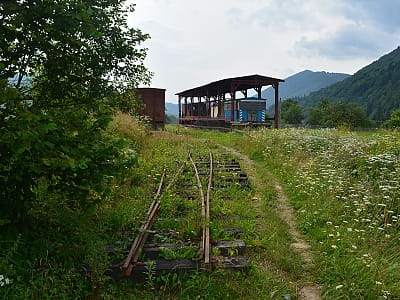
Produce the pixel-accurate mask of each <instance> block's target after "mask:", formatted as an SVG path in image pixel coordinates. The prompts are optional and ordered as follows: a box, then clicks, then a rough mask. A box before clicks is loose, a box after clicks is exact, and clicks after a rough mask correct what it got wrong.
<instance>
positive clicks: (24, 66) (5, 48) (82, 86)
mask: <svg viewBox="0 0 400 300" xmlns="http://www.w3.org/2000/svg"><path fill="white" fill-rule="evenodd" d="M125 2H126V1H125V0H103V1H97V0H77V1H62V0H56V1H55V0H38V1H32V0H22V1H14V0H5V1H2V4H1V6H0V11H1V21H2V25H1V27H0V35H1V36H2V39H1V42H0V46H1V50H2V53H1V54H0V65H1V69H0V78H2V79H7V78H8V77H13V76H14V75H15V74H17V76H18V77H17V80H16V83H15V87H16V88H18V89H21V83H22V79H23V77H24V76H34V84H33V87H32V89H30V90H29V96H30V97H34V99H35V102H34V104H35V105H40V106H45V107H48V106H49V105H50V104H51V105H60V104H64V105H65V104H71V103H84V104H87V103H93V102H98V101H99V100H102V99H103V98H104V97H107V96H111V95H115V94H116V92H118V93H121V92H122V91H123V90H126V89H131V88H132V87H135V86H136V85H137V83H139V82H148V80H149V73H148V72H147V70H146V68H145V67H144V65H143V59H144V58H145V56H146V49H143V48H139V47H138V46H139V45H140V43H141V42H143V41H144V40H146V39H147V38H148V35H146V34H143V33H142V32H141V31H140V30H138V29H133V28H130V27H128V24H127V14H128V13H130V12H133V11H134V6H126V4H125ZM22 92H23V93H27V92H28V91H27V90H22Z"/></svg>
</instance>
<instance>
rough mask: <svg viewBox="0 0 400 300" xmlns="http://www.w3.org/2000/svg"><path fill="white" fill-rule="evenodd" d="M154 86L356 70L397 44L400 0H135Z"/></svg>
mask: <svg viewBox="0 0 400 300" xmlns="http://www.w3.org/2000/svg"><path fill="white" fill-rule="evenodd" d="M134 3H136V11H135V12H134V13H133V14H132V15H131V16H130V17H129V21H130V24H131V25H132V26H133V27H137V28H139V29H141V30H142V31H143V32H146V33H149V34H150V36H151V39H150V40H149V41H147V42H146V43H145V44H144V46H145V47H147V48H149V51H148V57H147V58H146V66H147V67H148V68H149V69H150V70H151V71H152V72H153V73H154V77H153V82H152V86H153V87H159V88H165V89H167V93H166V100H167V101H168V102H176V101H177V99H176V97H175V96H174V94H175V93H177V92H180V91H183V90H186V89H189V88H192V87H195V86H199V85H202V84H206V83H208V82H211V81H215V80H219V79H223V78H226V77H236V76H243V75H250V74H261V75H266V76H271V77H277V78H286V77H288V76H290V75H293V74H294V73H297V72H300V71H302V70H305V69H309V70H313V71H327V72H340V73H349V74H353V73H354V72H356V71H357V70H359V69H360V68H362V67H364V66H366V65H368V64H370V63H371V62H372V61H374V60H376V59H378V58H379V57H380V56H382V55H384V54H386V53H388V52H390V51H392V50H394V49H395V48H397V47H398V46H399V45H400V17H399V15H400V0H135V1H134Z"/></svg>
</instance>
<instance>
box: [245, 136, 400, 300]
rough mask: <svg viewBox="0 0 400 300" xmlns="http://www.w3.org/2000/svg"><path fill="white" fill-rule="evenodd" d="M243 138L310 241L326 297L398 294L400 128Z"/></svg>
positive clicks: (399, 294) (359, 297) (399, 254)
mask: <svg viewBox="0 0 400 300" xmlns="http://www.w3.org/2000/svg"><path fill="white" fill-rule="evenodd" d="M251 137H252V145H253V150H252V151H253V154H254V155H255V156H257V157H259V158H261V159H263V160H264V161H266V163H267V165H269V168H270V169H271V170H272V171H273V172H274V173H275V174H276V175H277V176H278V177H279V178H280V179H281V181H282V182H283V183H284V184H285V187H286V192H287V193H288V195H289V197H290V200H291V202H292V204H293V205H294V207H295V208H296V210H297V214H298V220H299V227H300V229H301V230H302V232H303V233H304V234H306V235H307V236H308V238H309V239H310V240H311V241H312V243H313V249H314V250H316V254H317V258H318V262H317V263H318V264H319V266H320V271H319V280H320V282H321V283H322V284H323V285H324V293H325V296H326V298H328V299H339V298H340V299H354V298H356V299H379V298H382V299H393V298H398V297H399V296H400V285H399V282H400V275H399V274H400V253H399V249H400V223H399V219H400V157H399V155H400V135H399V134H398V133H393V132H378V133H374V134H370V135H358V134H356V133H352V132H348V131H339V130H300V129H297V130H296V129H285V130H279V131H277V130H260V131H257V132H254V133H253V134H252V135H251Z"/></svg>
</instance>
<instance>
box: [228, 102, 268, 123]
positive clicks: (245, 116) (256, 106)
mask: <svg viewBox="0 0 400 300" xmlns="http://www.w3.org/2000/svg"><path fill="white" fill-rule="evenodd" d="M231 103H232V102H227V103H225V106H224V111H225V118H226V119H231V113H232V110H231ZM237 103H238V107H236V105H235V107H234V110H233V113H234V116H233V121H234V122H243V123H264V122H265V120H266V99H258V98H255V97H249V98H242V99H237Z"/></svg>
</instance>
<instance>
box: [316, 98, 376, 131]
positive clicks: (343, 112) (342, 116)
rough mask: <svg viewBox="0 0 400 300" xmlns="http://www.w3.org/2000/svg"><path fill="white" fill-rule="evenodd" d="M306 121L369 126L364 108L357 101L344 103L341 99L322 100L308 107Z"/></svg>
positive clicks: (332, 124) (332, 125)
mask: <svg viewBox="0 0 400 300" xmlns="http://www.w3.org/2000/svg"><path fill="white" fill-rule="evenodd" d="M308 123H309V124H311V125H319V126H326V127H338V126H350V127H370V126H371V121H370V120H369V119H368V117H367V115H366V113H365V111H364V109H363V108H362V107H361V106H360V105H358V104H357V103H344V102H343V101H336V102H330V101H329V100H328V99H326V98H325V99H322V101H321V102H320V103H319V104H318V105H316V106H315V107H312V108H310V109H309V117H308Z"/></svg>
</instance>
